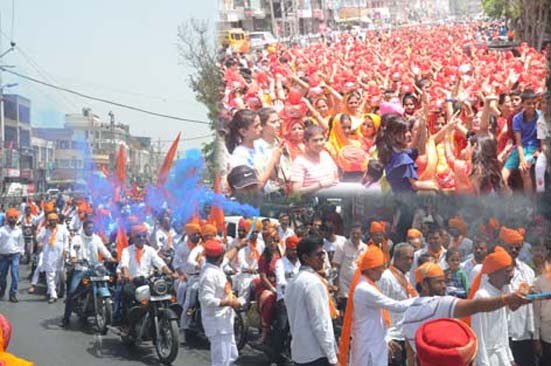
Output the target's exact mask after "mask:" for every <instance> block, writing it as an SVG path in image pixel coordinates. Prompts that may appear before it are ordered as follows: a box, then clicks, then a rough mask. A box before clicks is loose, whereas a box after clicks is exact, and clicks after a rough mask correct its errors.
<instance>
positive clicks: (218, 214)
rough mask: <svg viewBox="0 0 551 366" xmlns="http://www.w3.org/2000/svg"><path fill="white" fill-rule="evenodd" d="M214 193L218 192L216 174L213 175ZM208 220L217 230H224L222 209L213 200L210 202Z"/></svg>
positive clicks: (218, 180)
mask: <svg viewBox="0 0 551 366" xmlns="http://www.w3.org/2000/svg"><path fill="white" fill-rule="evenodd" d="M214 193H216V194H220V177H219V176H218V175H217V176H216V177H214ZM208 221H209V223H210V224H213V225H214V226H216V229H217V230H218V231H219V232H224V231H225V226H226V225H225V224H224V210H223V209H222V207H220V206H219V205H218V204H217V202H215V201H213V202H212V205H211V208H210V214H209V220H208Z"/></svg>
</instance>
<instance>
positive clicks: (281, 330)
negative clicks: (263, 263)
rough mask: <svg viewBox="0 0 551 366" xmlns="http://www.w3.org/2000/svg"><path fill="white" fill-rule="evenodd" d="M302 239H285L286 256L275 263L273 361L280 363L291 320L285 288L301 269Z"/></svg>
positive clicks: (282, 360) (292, 237) (294, 237)
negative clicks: (300, 251) (298, 253)
mask: <svg viewBox="0 0 551 366" xmlns="http://www.w3.org/2000/svg"><path fill="white" fill-rule="evenodd" d="M299 241H300V239H299V238H298V237H297V236H290V237H288V238H287V240H285V256H284V257H282V258H281V259H279V260H278V261H277V262H276V265H275V276H276V290H277V298H276V303H275V306H274V323H273V325H272V327H273V331H274V333H273V337H272V345H273V351H274V352H273V353H274V356H275V359H274V360H273V362H275V363H277V364H278V365H279V364H281V363H283V362H284V357H283V355H282V354H283V349H284V345H285V337H286V336H287V334H288V333H289V321H288V318H287V308H286V307H285V290H286V288H287V284H288V283H289V281H291V280H292V279H293V278H295V277H296V276H297V274H298V271H299V269H300V261H299V260H298V256H297V245H298V243H299Z"/></svg>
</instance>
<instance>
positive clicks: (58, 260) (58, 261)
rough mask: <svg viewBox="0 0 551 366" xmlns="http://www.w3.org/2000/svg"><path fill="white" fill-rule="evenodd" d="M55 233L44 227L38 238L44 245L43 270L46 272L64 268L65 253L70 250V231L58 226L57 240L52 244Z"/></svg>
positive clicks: (56, 231)
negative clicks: (51, 240)
mask: <svg viewBox="0 0 551 366" xmlns="http://www.w3.org/2000/svg"><path fill="white" fill-rule="evenodd" d="M52 235H53V231H52V230H51V229H50V228H49V227H44V228H42V230H41V231H40V232H39V233H38V235H37V236H36V240H37V241H38V242H39V243H40V244H41V245H42V247H43V249H42V269H43V270H44V271H46V272H52V271H60V270H61V268H62V267H63V253H64V252H65V251H68V250H69V231H68V230H67V228H66V227H65V226H64V225H59V224H58V225H57V228H56V230H55V240H54V242H53V243H52V244H50V239H51V237H52Z"/></svg>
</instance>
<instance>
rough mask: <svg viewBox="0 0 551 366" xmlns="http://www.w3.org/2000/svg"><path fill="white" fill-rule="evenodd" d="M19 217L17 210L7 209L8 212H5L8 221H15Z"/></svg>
mask: <svg viewBox="0 0 551 366" xmlns="http://www.w3.org/2000/svg"><path fill="white" fill-rule="evenodd" d="M18 217H19V211H17V209H15V208H13V207H12V208H8V210H7V211H6V218H8V219H16V218H18Z"/></svg>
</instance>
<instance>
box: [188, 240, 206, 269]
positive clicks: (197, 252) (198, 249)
mask: <svg viewBox="0 0 551 366" xmlns="http://www.w3.org/2000/svg"><path fill="white" fill-rule="evenodd" d="M204 250H205V249H204V248H203V246H202V245H200V244H197V245H196V246H195V247H194V248H193V249H192V250H191V252H190V253H189V255H188V257H187V261H186V273H187V274H189V275H194V274H198V273H199V272H200V271H201V267H202V262H199V260H198V259H199V257H201V255H202V254H203V251H204Z"/></svg>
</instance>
